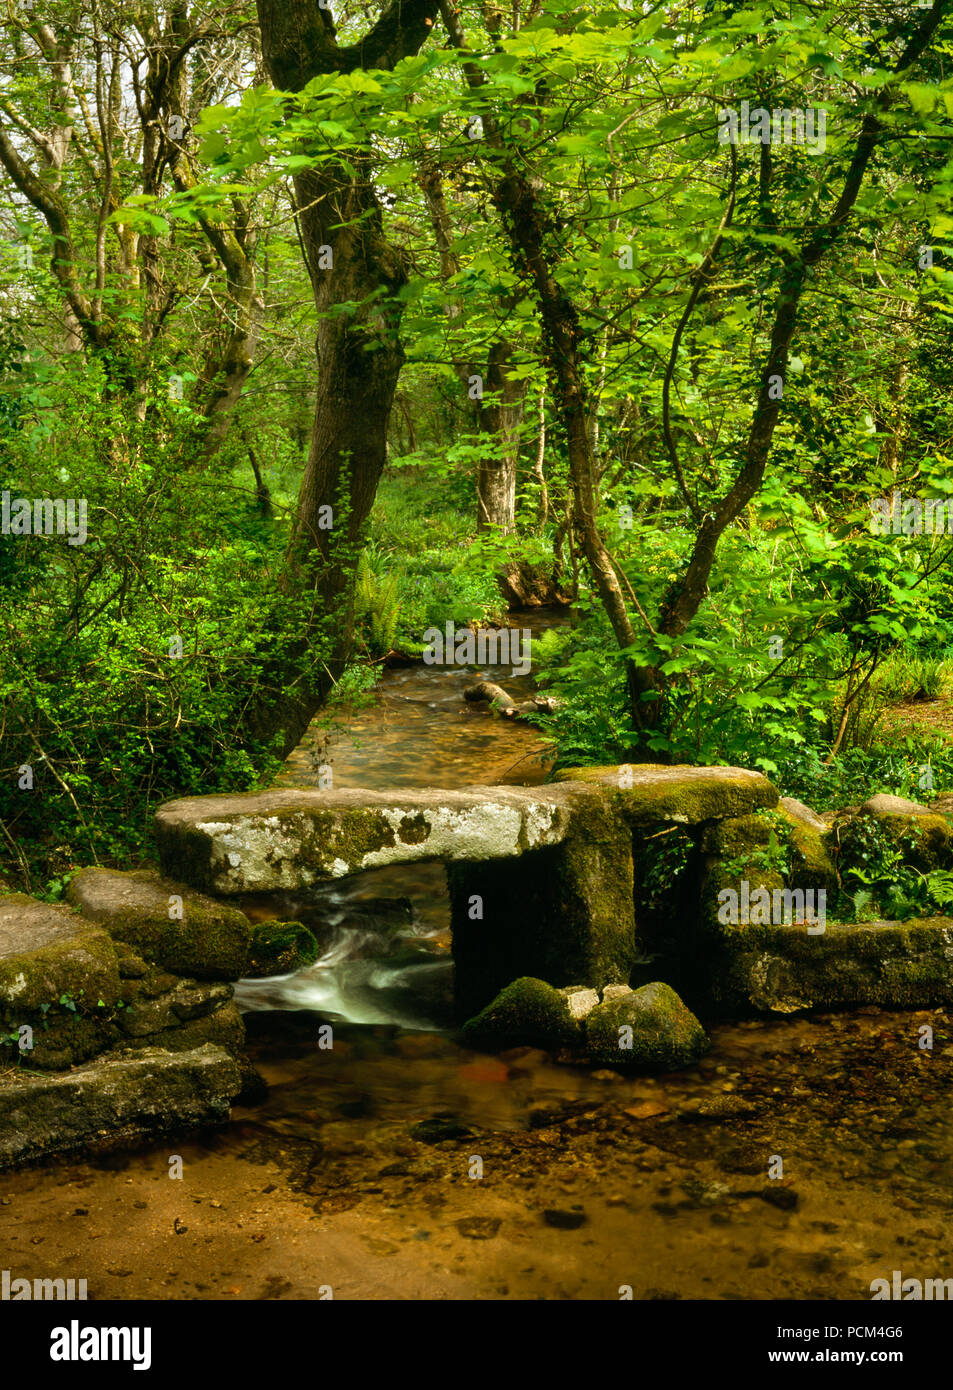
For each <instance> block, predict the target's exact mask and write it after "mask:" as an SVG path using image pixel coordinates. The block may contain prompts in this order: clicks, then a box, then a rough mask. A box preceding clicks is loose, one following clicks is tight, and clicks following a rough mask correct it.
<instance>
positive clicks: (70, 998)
mask: <svg viewBox="0 0 953 1390" xmlns="http://www.w3.org/2000/svg"><path fill="white" fill-rule="evenodd" d="M119 997H120V980H119V961H118V958H117V956H116V950H115V947H114V945H113V943H112V940H111V939H110V937H109V935H108V934H107V933H106V932H104V931H102V930H101V929H100V928H98V927H93V926H91V925H90V924H89V923H88V922H85V921H84V920H83V919H82V918H81V917H77V916H76V914H75V913H73V912H70V910H69V908H67V907H51V906H50V905H49V904H48V903H41V902H37V900H36V899H35V898H30V897H27V896H26V894H24V893H7V894H3V895H2V896H0V1019H2V1020H3V1023H4V1025H5V1026H11V1025H12V1026H18V1025H20V1024H24V1023H26V1024H29V1025H30V1026H33V1027H35V1026H37V1025H39V1024H41V1023H42V1021H43V1020H45V1019H47V1020H48V1016H49V1015H50V1014H54V1013H56V1012H57V1010H58V1011H59V1012H63V1010H64V1009H66V1010H67V1011H68V1012H69V1013H70V1014H75V1015H77V1016H79V1017H80V1018H84V1019H87V1020H96V1019H100V1018H102V1016H103V1013H104V1012H105V1011H109V1010H111V1009H113V1008H114V1007H115V1005H116V1004H117V1003H118V1001H119ZM61 1000H64V1001H65V1002H64V1003H63V1004H61V1003H60V1001H61ZM74 1031H75V1030H74ZM86 1031H87V1032H89V1029H87V1030H86ZM77 1037H78V1033H77ZM87 1045H88V1044H87V1043H86V1042H78V1046H79V1049H80V1052H83V1050H84V1049H85V1047H86V1046H87ZM87 1055H88V1054H87Z"/></svg>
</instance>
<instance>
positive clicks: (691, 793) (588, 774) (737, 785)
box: [553, 763, 778, 830]
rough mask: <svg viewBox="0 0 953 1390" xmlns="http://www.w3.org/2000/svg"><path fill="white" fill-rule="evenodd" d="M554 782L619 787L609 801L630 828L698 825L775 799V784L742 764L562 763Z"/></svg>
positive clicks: (743, 811)
mask: <svg viewBox="0 0 953 1390" xmlns="http://www.w3.org/2000/svg"><path fill="white" fill-rule="evenodd" d="M553 782H556V783H559V782H582V783H597V784H599V785H601V786H605V787H608V788H615V789H617V790H616V791H615V793H614V796H613V807H614V809H616V810H618V811H619V812H620V814H622V815H623V816H624V817H625V819H626V820H627V821H628V823H629V825H630V826H631V827H632V829H633V830H643V829H645V828H647V827H648V826H651V825H657V824H661V823H667V822H675V823H676V824H681V825H699V824H701V823H702V822H704V821H711V820H718V819H720V818H721V817H724V816H740V815H745V814H747V813H748V812H752V811H756V810H758V809H759V808H760V807H767V808H770V807H773V806H776V805H777V804H778V790H777V788H776V787H774V786H772V784H771V783H770V782H769V781H768V779H767V778H766V777H763V776H762V775H761V773H760V772H751V771H749V770H748V769H747V768H741V767H692V766H688V765H677V766H674V767H668V766H663V765H661V764H657V763H630V764H625V763H622V764H611V765H607V766H604V767H569V768H563V769H562V770H561V771H560V772H557V773H556V774H555V775H554V777H553Z"/></svg>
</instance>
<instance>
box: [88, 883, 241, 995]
mask: <svg viewBox="0 0 953 1390" xmlns="http://www.w3.org/2000/svg"><path fill="white" fill-rule="evenodd" d="M67 896H68V897H69V900H70V902H72V903H74V904H75V906H76V907H77V908H79V910H80V912H81V913H82V914H83V916H84V917H87V918H89V919H90V920H91V921H94V922H98V923H101V924H102V926H103V927H105V929H106V930H107V931H108V932H109V934H110V935H111V936H112V937H114V938H115V939H116V940H118V941H122V942H125V943H128V945H130V946H133V947H135V949H136V951H137V952H138V953H139V954H140V955H141V956H142V957H144V958H145V959H146V960H150V961H155V962H157V963H158V964H159V965H162V966H164V967H165V968H166V969H167V970H172V971H175V972H176V974H179V975H193V976H196V977H198V978H200V979H213V980H237V979H239V977H240V976H241V975H242V974H243V972H244V969H245V964H246V961H247V958H248V945H249V941H250V938H251V924H250V923H249V921H248V918H247V917H246V916H245V914H244V913H243V912H239V911H238V910H237V908H234V907H231V906H230V905H229V904H227V903H219V902H215V901H214V900H213V899H212V898H207V897H205V896H203V895H202V894H200V893H194V892H192V891H191V890H190V889H188V888H186V887H184V886H183V885H182V884H181V883H180V882H176V881H174V880H171V879H165V878H162V877H161V876H160V875H159V874H157V873H155V872H153V871H152V870H151V869H133V870H132V871H131V872H128V873H121V872H119V871H118V870H115V869H80V871H79V872H78V873H77V874H74V876H73V879H72V881H71V883H70V885H69V888H68V890H67Z"/></svg>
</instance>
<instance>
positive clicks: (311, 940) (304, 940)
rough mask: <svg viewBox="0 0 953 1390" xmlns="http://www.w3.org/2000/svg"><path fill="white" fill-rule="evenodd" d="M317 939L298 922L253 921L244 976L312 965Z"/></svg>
mask: <svg viewBox="0 0 953 1390" xmlns="http://www.w3.org/2000/svg"><path fill="white" fill-rule="evenodd" d="M319 950H320V948H319V946H318V942H317V939H316V937H315V935H314V933H313V932H312V931H309V930H308V928H307V927H306V926H304V925H303V924H302V923H301V922H256V923H254V925H253V926H252V934H251V951H250V954H249V960H248V965H247V966H246V968H245V977H246V979H250V980H260V979H264V978H266V977H268V976H270V975H290V974H292V973H293V972H294V971H295V970H301V969H303V968H304V966H306V965H312V964H313V963H314V961H316V960H317V958H318V955H319Z"/></svg>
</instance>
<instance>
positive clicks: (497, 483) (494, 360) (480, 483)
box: [477, 340, 526, 533]
mask: <svg viewBox="0 0 953 1390" xmlns="http://www.w3.org/2000/svg"><path fill="white" fill-rule="evenodd" d="M511 353H512V348H511V346H510V344H509V343H508V342H505V341H503V340H500V341H498V342H495V343H494V344H493V346H492V347H491V348H490V354H489V358H488V361H487V379H486V385H487V390H488V392H490V393H492V396H493V400H492V402H491V403H490V404H488V405H486V406H484V408H483V410H482V411H481V412H480V432H481V435H483V436H484V437H485V438H486V439H487V442H488V443H493V444H494V445H495V446H496V447H495V449H494V450H493V451H492V452H488V453H486V454H484V455H482V456H481V458H480V463H479V467H478V468H477V526H478V528H479V529H480V530H486V529H489V528H497V529H499V530H500V531H502V532H504V533H509V532H510V531H512V530H513V529H514V526H515V524H516V464H517V461H518V459H519V452H520V425H521V424H522V422H523V400H524V398H525V396H526V383H525V381H510V380H509V379H508V377H507V370H508V368H509V366H510V362H511Z"/></svg>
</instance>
